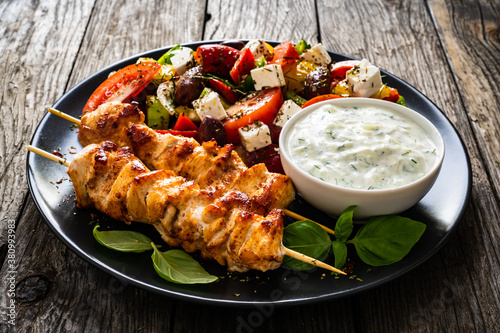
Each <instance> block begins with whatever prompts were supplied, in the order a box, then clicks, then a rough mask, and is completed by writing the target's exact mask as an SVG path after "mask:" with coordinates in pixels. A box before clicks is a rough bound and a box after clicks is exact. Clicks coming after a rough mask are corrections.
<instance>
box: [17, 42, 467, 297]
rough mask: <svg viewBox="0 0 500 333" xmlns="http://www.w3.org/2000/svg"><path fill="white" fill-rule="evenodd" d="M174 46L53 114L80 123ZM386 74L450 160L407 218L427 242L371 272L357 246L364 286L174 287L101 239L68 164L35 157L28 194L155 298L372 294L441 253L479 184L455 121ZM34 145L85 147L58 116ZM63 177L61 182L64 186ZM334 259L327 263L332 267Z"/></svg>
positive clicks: (301, 281) (255, 281)
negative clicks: (98, 99)
mask: <svg viewBox="0 0 500 333" xmlns="http://www.w3.org/2000/svg"><path fill="white" fill-rule="evenodd" d="M211 42H213V41H211ZM207 43H209V42H202V43H192V44H186V46H189V47H192V48H193V49H196V47H197V46H198V45H201V44H207ZM273 44H275V43H273ZM169 48H170V47H168V48H163V49H158V50H153V51H149V52H146V53H143V54H140V55H138V56H134V57H131V58H129V59H125V60H123V61H120V62H118V63H116V64H114V65H112V66H110V67H108V68H105V69H103V70H102V71H100V72H99V73H97V74H95V75H93V76H91V77H90V78H88V79H86V80H85V81H83V82H82V83H80V84H78V85H77V86H76V87H74V88H73V89H71V90H70V91H69V92H68V93H67V94H65V95H64V96H63V97H62V98H61V99H59V100H58V101H57V103H55V104H54V108H56V109H58V110H61V111H63V112H66V113H68V114H70V115H73V116H75V117H79V116H80V115H81V110H82V108H83V106H84V105H85V103H86V101H87V99H88V97H89V96H90V95H91V93H92V92H93V91H94V89H95V88H96V87H97V86H98V85H99V84H100V83H101V82H103V81H104V80H105V79H106V77H107V75H108V73H109V72H110V71H113V70H117V69H119V68H122V67H124V66H126V65H128V64H132V63H134V62H135V61H136V59H137V58H138V57H139V56H145V57H152V58H155V59H158V58H159V57H160V56H161V55H162V54H163V53H164V52H165V51H166V50H168V49H169ZM330 55H331V56H332V59H333V60H334V61H341V60H346V59H352V58H350V57H347V56H345V55H341V54H336V53H332V52H330ZM383 74H384V75H385V78H384V82H385V83H387V84H388V85H389V86H392V87H395V88H397V89H398V90H399V92H400V94H401V95H403V96H404V97H405V98H406V103H407V105H408V106H409V107H410V108H412V109H414V110H416V111H418V112H419V113H421V114H422V115H424V116H425V117H427V118H428V119H429V120H430V121H432V122H433V123H434V125H435V126H436V127H437V128H438V129H439V131H440V133H441V134H442V136H443V139H444V143H445V146H446V154H445V158H444V162H443V166H442V171H441V173H440V175H439V177H438V179H437V181H436V183H435V185H434V187H433V188H432V189H431V191H430V192H429V193H428V194H427V195H426V196H425V197H424V198H423V199H422V200H421V201H420V202H419V203H418V204H417V205H415V206H414V207H412V208H411V209H410V210H408V211H407V212H405V213H404V214H402V215H405V216H408V217H411V218H413V219H416V220H418V221H422V222H424V223H426V224H427V230H426V232H425V233H424V235H423V236H422V238H421V240H420V241H419V242H418V243H417V244H416V245H415V247H414V248H413V249H412V251H411V252H410V253H409V254H408V255H407V256H406V257H405V258H404V259H403V260H402V261H400V262H398V263H396V264H393V265H389V266H385V267H368V266H366V265H365V264H363V263H362V262H361V261H360V260H359V259H358V258H357V257H356V254H355V251H353V249H352V248H350V252H349V258H350V260H351V263H353V262H354V266H353V267H354V274H356V275H357V277H358V278H360V279H361V280H362V281H360V280H358V279H349V278H348V277H340V278H335V277H334V276H332V275H330V274H329V272H327V271H324V270H319V269H318V270H313V271H309V272H296V271H291V270H287V269H284V268H279V269H277V270H274V271H271V272H267V273H260V272H250V273H247V274H232V275H230V276H229V275H227V273H226V270H225V268H224V267H221V266H219V265H217V264H215V263H213V262H202V264H203V266H204V267H205V268H206V269H207V270H208V271H209V272H210V273H212V274H215V275H218V276H223V277H224V278H223V279H221V280H220V281H218V282H216V283H212V284H208V285H178V284H173V283H169V282H167V281H165V280H163V279H161V278H160V277H159V276H158V275H157V274H156V272H155V271H154V269H153V265H152V263H151V258H150V253H142V254H123V253H119V252H114V251H112V250H109V249H107V248H105V247H103V246H101V245H99V244H98V243H97V242H96V241H95V240H94V238H93V236H92V226H91V225H90V222H91V221H92V219H93V218H92V215H91V212H89V211H87V210H82V209H77V208H76V207H75V203H74V200H73V199H74V195H73V192H72V191H73V187H72V185H71V183H70V182H69V181H68V180H65V179H63V178H65V177H66V178H67V175H66V168H65V167H64V166H62V165H59V164H58V163H54V162H51V161H49V160H47V159H45V158H43V157H40V156H37V155H35V154H31V153H29V154H28V160H27V178H28V183H29V188H30V191H31V194H32V196H33V198H34V200H35V202H36V205H37V207H38V209H39V210H40V212H41V213H42V215H43V217H44V218H45V220H46V221H47V223H48V225H49V227H50V228H51V229H52V230H53V231H54V233H55V234H56V235H57V236H58V237H59V238H60V239H61V240H62V241H63V242H64V243H65V244H66V245H67V246H68V247H70V248H71V249H72V250H73V251H75V252H76V253H77V254H78V255H80V256H81V257H82V258H83V259H85V260H86V261H88V262H90V263H91V264H93V265H94V266H96V267H98V268H99V269H101V270H103V271H105V272H107V273H109V274H111V275H113V276H114V277H116V278H118V279H120V280H121V281H123V282H124V283H131V284H133V285H136V286H139V287H141V288H144V289H147V290H150V291H153V292H157V293H160V294H164V295H168V296H172V297H178V298H182V299H184V300H192V301H202V302H209V303H217V304H220V305H223V304H226V305H233V304H234V305H236V304H237V305H239V306H248V305H256V304H268V303H271V302H273V304H296V303H306V302H313V301H322V300H327V299H333V298H336V297H341V296H347V295H352V294H354V293H357V292H361V291H365V290H367V289H369V288H373V287H376V286H379V285H381V284H383V283H386V282H388V281H390V280H392V279H395V278H397V277H399V276H401V275H402V274H404V273H406V272H408V271H410V270H411V269H413V268H415V267H417V266H418V265H420V264H422V263H423V262H424V261H425V260H427V259H428V258H429V257H430V256H432V255H433V254H434V253H435V252H436V251H437V250H438V249H439V248H441V246H442V245H443V244H444V243H445V242H446V240H447V239H448V238H449V236H450V235H451V233H452V232H453V230H454V229H455V228H456V227H457V225H458V222H459V221H460V219H461V218H462V216H463V214H464V211H465V208H466V206H467V203H468V200H469V197H470V192H471V184H472V175H471V167H470V160H469V157H468V155H467V152H466V150H465V148H464V145H463V142H462V141H461V139H460V137H459V136H458V134H457V132H456V130H455V129H454V127H453V125H452V124H451V123H450V121H449V120H448V119H447V118H446V117H445V116H444V115H443V113H442V112H441V111H440V110H439V109H438V108H437V107H436V106H435V105H434V104H433V103H432V102H431V101H430V100H429V99H427V98H426V97H425V96H424V95H423V94H421V93H420V92H419V91H417V90H416V89H415V88H413V87H412V86H410V85H409V84H407V83H406V82H404V81H403V80H401V79H399V78H397V77H395V76H394V75H392V74H390V73H387V72H384V71H383ZM31 144H32V145H34V146H36V147H39V148H41V149H44V150H46V151H50V152H52V151H54V150H57V148H58V147H60V148H61V152H62V153H64V154H65V156H66V157H67V158H68V160H71V157H72V155H71V154H70V153H68V150H67V149H68V148H71V147H74V148H75V149H71V150H73V151H78V150H80V149H81V145H80V143H79V142H78V136H77V132H76V129H74V128H72V127H71V124H70V123H68V122H67V121H65V120H63V119H60V118H58V117H56V116H54V115H51V114H47V115H46V116H45V117H44V118H43V119H42V121H41V122H40V124H39V126H38V128H37V129H36V131H35V133H34V135H33V138H32V140H31ZM61 179H63V181H62V183H60V184H57V181H58V180H61ZM290 209H291V210H293V211H295V212H297V213H299V214H302V215H304V216H307V217H309V218H312V219H314V220H317V221H319V222H321V223H324V224H325V225H330V226H331V225H332V221H331V219H330V218H328V217H327V216H325V215H324V214H322V213H321V212H319V211H318V210H316V209H314V208H313V207H311V206H310V205H308V204H307V203H305V202H304V201H303V200H302V199H301V198H300V197H298V198H297V199H296V200H295V201H294V202H293V203H292V205H291V208H290ZM92 213H95V212H92ZM97 219H99V220H100V221H101V222H100V223H101V225H103V226H106V225H110V226H111V227H113V228H127V226H124V224H122V223H118V222H117V221H110V220H108V219H107V218H106V217H105V216H103V215H102V214H97ZM94 220H95V218H94ZM128 228H130V229H134V230H139V231H141V232H143V233H146V234H148V235H149V236H150V237H152V238H153V239H154V240H156V241H157V242H161V240H160V239H159V237H158V236H157V233H156V231H155V230H154V229H153V228H149V227H148V226H146V225H140V224H134V225H132V226H131V227H128ZM331 259H332V258H329V260H327V261H328V262H330V260H331ZM330 263H331V262H330Z"/></svg>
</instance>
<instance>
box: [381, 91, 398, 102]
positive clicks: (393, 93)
mask: <svg viewBox="0 0 500 333" xmlns="http://www.w3.org/2000/svg"><path fill="white" fill-rule="evenodd" d="M383 99H384V100H386V101H389V102H394V103H396V102H397V101H398V100H399V92H398V90H397V89H395V88H390V87H389V95H388V96H386V97H384V98H383Z"/></svg>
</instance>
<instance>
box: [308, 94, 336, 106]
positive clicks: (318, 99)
mask: <svg viewBox="0 0 500 333" xmlns="http://www.w3.org/2000/svg"><path fill="white" fill-rule="evenodd" d="M335 98H342V96H339V95H335V94H326V95H319V96H316V97H313V98H311V99H310V100H308V101H307V102H305V103H304V105H302V108H305V107H308V106H309V105H313V104H315V103H318V102H323V101H326V100H329V99H335Z"/></svg>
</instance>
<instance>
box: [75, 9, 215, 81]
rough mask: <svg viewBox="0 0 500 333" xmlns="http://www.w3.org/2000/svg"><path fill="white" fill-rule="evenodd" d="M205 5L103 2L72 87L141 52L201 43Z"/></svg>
mask: <svg viewBox="0 0 500 333" xmlns="http://www.w3.org/2000/svg"><path fill="white" fill-rule="evenodd" d="M204 15H205V4H204V3H203V2H201V1H196V0H190V1H183V3H182V6H180V5H179V4H176V3H175V2H173V3H171V2H169V1H161V0H158V1H147V0H142V1H121V0H114V1H99V2H98V3H97V4H96V6H95V8H94V10H93V13H92V18H91V20H90V22H89V25H88V28H87V32H86V34H85V36H84V38H83V41H82V46H81V52H80V53H79V54H78V57H77V58H76V61H75V65H74V68H75V70H74V71H73V73H72V75H71V78H70V80H69V86H74V85H75V84H77V83H78V82H80V81H82V80H84V79H85V78H87V77H89V76H90V75H92V74H94V73H96V72H98V71H99V70H101V69H102V68H104V67H107V66H109V65H111V64H113V63H115V62H117V61H119V60H122V59H124V58H128V57H131V56H133V55H136V54H138V53H140V52H145V51H149V50H153V49H156V48H160V47H165V46H169V45H176V44H179V43H187V42H190V41H196V40H200V39H201V37H202V31H203V22H204Z"/></svg>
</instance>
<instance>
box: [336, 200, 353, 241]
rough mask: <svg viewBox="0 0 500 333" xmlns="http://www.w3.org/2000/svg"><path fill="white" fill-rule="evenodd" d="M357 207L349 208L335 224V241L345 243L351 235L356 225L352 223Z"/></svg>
mask: <svg viewBox="0 0 500 333" xmlns="http://www.w3.org/2000/svg"><path fill="white" fill-rule="evenodd" d="M354 209H356V206H349V207H347V208H346V209H345V210H344V212H343V213H342V215H340V217H339V218H338V220H337V223H336V224H335V239H337V240H338V241H340V242H343V243H344V242H345V241H346V240H347V238H348V237H349V236H350V235H351V233H352V229H353V227H354V224H353V223H352V216H353V214H354Z"/></svg>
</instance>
